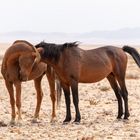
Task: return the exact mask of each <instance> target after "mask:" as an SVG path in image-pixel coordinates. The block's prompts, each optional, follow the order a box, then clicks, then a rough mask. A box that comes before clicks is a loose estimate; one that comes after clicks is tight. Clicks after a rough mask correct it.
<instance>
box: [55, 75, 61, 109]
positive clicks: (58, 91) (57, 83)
mask: <svg viewBox="0 0 140 140" xmlns="http://www.w3.org/2000/svg"><path fill="white" fill-rule="evenodd" d="M55 83H56V92H57V96H56V97H57V108H58V109H59V108H60V102H61V95H62V87H61V83H60V81H59V79H58V78H57V76H56V79H55Z"/></svg>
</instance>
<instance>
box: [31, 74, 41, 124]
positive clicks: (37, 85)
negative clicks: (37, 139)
mask: <svg viewBox="0 0 140 140" xmlns="http://www.w3.org/2000/svg"><path fill="white" fill-rule="evenodd" d="M42 77H43V75H42V76H40V77H38V78H36V79H35V80H34V85H35V89H36V93H37V104H36V109H35V114H34V118H33V120H32V122H33V123H37V119H38V118H39V111H40V107H41V102H42V99H43V92H42V88H41V80H42Z"/></svg>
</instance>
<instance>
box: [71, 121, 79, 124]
mask: <svg viewBox="0 0 140 140" xmlns="http://www.w3.org/2000/svg"><path fill="white" fill-rule="evenodd" d="M72 124H76V125H79V124H80V122H76V121H73V122H72Z"/></svg>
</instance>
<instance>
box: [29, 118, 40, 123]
mask: <svg viewBox="0 0 140 140" xmlns="http://www.w3.org/2000/svg"><path fill="white" fill-rule="evenodd" d="M31 122H32V123H39V121H38V120H37V118H34V119H33V120H32V121H31Z"/></svg>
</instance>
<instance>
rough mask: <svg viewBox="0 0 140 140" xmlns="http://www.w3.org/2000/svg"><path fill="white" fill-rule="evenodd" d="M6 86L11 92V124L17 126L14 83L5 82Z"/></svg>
mask: <svg viewBox="0 0 140 140" xmlns="http://www.w3.org/2000/svg"><path fill="white" fill-rule="evenodd" d="M5 85H6V88H7V90H8V92H9V96H10V104H11V109H12V113H11V121H10V124H11V125H15V118H16V113H15V98H14V89H13V83H11V82H9V81H6V80H5Z"/></svg>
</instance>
